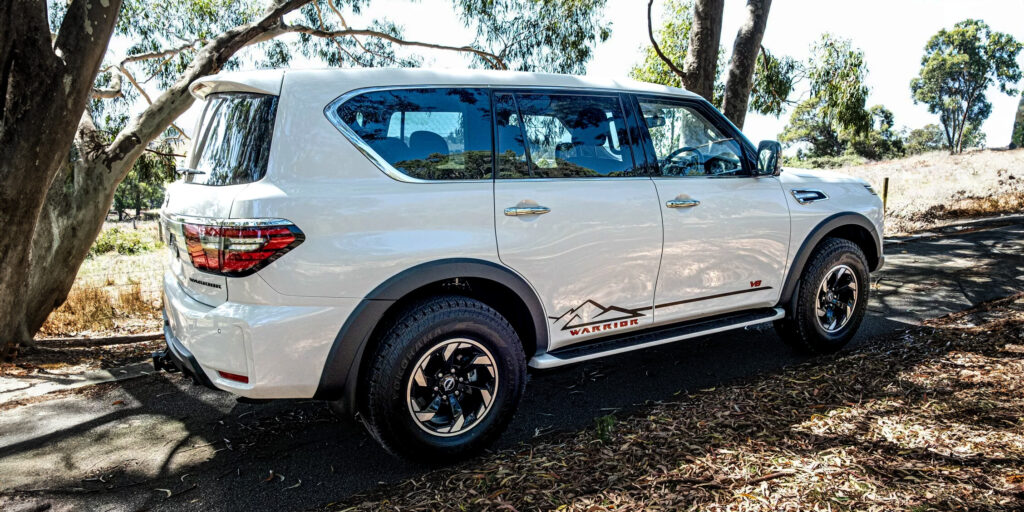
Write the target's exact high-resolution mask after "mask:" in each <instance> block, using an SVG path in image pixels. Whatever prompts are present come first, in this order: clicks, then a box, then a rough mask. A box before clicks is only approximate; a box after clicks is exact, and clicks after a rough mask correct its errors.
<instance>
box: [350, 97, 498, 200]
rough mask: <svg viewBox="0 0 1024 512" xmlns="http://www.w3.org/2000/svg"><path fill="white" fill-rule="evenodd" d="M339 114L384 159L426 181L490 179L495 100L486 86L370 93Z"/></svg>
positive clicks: (413, 176) (351, 101)
mask: <svg viewBox="0 0 1024 512" xmlns="http://www.w3.org/2000/svg"><path fill="white" fill-rule="evenodd" d="M336 116H337V118H338V119H340V120H341V122H343V123H345V124H346V125H347V126H348V127H349V128H350V129H351V130H352V131H353V132H355V134H356V136H357V137H359V139H361V140H362V142H364V143H365V144H366V145H367V146H369V147H370V149H372V150H373V151H374V153H376V154H377V155H379V156H380V157H381V158H382V159H383V160H385V161H386V162H387V163H388V164H390V165H391V166H392V167H394V168H395V169H398V170H399V171H400V172H402V173H403V174H405V175H407V176H410V177H412V178H418V179H423V180H479V179H490V178H491V173H492V164H491V102H490V95H489V94H488V92H487V89H482V88H478V89H464V88H429V89H399V90H385V91H373V92H367V93H364V94H360V95H358V96H355V97H353V98H351V99H349V100H348V101H346V102H345V103H343V104H341V105H340V106H338V107H337V111H336Z"/></svg>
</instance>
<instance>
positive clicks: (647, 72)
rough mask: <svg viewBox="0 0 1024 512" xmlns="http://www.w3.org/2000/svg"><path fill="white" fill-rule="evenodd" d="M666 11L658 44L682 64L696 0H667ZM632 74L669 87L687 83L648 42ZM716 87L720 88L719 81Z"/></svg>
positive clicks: (646, 80) (663, 50)
mask: <svg viewBox="0 0 1024 512" xmlns="http://www.w3.org/2000/svg"><path fill="white" fill-rule="evenodd" d="M663 12H664V15H663V16H662V19H664V22H663V23H662V25H661V27H660V28H658V29H656V30H655V37H656V38H657V40H658V46H659V47H661V51H662V52H664V53H665V56H666V57H668V58H669V60H671V61H672V62H674V63H675V64H676V65H677V66H681V65H682V64H683V60H684V59H685V58H686V52H687V50H689V48H690V29H691V28H692V27H693V0H668V1H667V2H665V7H664V11H663ZM629 76H630V77H632V78H634V79H636V80H641V81H644V82H650V83H653V84H661V85H667V86H669V87H682V86H683V81H682V79H680V78H679V75H677V74H675V73H674V72H672V70H671V69H669V67H668V65H667V64H665V62H664V61H662V60H661V58H659V57H658V53H657V52H655V51H654V46H652V45H647V46H646V47H645V48H644V60H643V61H642V62H641V63H640V64H638V65H635V66H633V69H632V70H630V72H629ZM723 87H724V86H723ZM715 89H718V86H717V84H716V87H715Z"/></svg>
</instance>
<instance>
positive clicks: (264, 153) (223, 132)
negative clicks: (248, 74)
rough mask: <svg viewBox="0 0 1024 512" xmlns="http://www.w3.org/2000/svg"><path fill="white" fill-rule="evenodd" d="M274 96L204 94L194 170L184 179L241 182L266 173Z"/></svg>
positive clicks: (272, 121) (206, 181) (249, 181)
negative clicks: (204, 103) (195, 171)
mask: <svg viewBox="0 0 1024 512" xmlns="http://www.w3.org/2000/svg"><path fill="white" fill-rule="evenodd" d="M276 114H277V96H270V95H266V94H250V93H221V94H211V95H210V96H209V98H207V102H206V108H205V110H204V111H203V117H202V122H201V123H202V124H201V128H200V132H199V133H200V134H201V135H200V137H201V138H200V139H199V143H198V145H197V148H198V149H197V150H196V170H197V171H200V173H201V174H190V175H188V176H187V177H186V178H185V182H186V183H196V184H201V185H213V186H220V185H242V184H246V183H252V182H254V181H259V180H260V179H262V178H263V176H264V175H265V174H266V173H267V160H268V158H269V156H270V138H271V135H272V134H273V133H274V116H275V115H276Z"/></svg>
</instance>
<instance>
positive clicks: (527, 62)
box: [454, 0, 611, 73]
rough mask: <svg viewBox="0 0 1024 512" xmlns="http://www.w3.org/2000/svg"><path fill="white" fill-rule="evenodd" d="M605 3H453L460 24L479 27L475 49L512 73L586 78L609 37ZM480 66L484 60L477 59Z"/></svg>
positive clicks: (559, 0)
mask: <svg viewBox="0 0 1024 512" xmlns="http://www.w3.org/2000/svg"><path fill="white" fill-rule="evenodd" d="M605 3H606V0H529V1H523V0H454V4H455V7H456V10H457V11H458V14H459V16H460V18H461V19H462V22H463V23H464V24H465V25H466V27H469V28H475V31H476V40H475V41H474V44H475V45H477V46H479V47H481V48H486V49H489V51H490V52H491V53H494V54H496V55H498V56H499V57H501V58H502V60H504V61H505V62H506V63H507V64H508V66H509V69H514V70H519V71H550V72H556V73H582V72H583V71H584V66H585V64H586V62H587V61H588V60H590V58H591V57H592V56H593V49H594V47H595V46H596V45H597V43H603V42H605V41H607V40H608V38H609V37H611V23H609V22H608V21H607V20H604V19H603V18H602V17H601V14H602V13H603V11H604V7H605ZM474 59H475V62H476V64H478V65H483V64H485V63H486V62H485V60H484V59H483V58H481V57H480V56H476V57H474Z"/></svg>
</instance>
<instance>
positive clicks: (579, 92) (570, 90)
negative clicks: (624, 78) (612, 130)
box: [491, 85, 651, 182]
mask: <svg viewBox="0 0 1024 512" xmlns="http://www.w3.org/2000/svg"><path fill="white" fill-rule="evenodd" d="M491 90H492V96H493V94H502V93H505V94H511V95H512V100H513V102H514V103H515V107H516V113H517V115H519V118H520V119H522V118H523V115H522V112H520V111H519V99H518V98H517V97H516V96H517V95H518V94H552V95H558V96H591V97H593V96H602V97H606V98H614V99H615V100H616V101H617V102H618V103H619V113H620V114H622V116H623V117H622V119H623V122H624V123H625V128H626V137H627V141H628V143H627V144H625V147H627V148H628V149H629V154H630V160H631V161H632V166H633V169H635V170H639V171H640V172H639V173H638V174H637V175H636V176H591V177H576V178H565V177H560V178H547V177H541V178H534V177H533V159H532V158H531V157H530V144H529V139H527V138H526V132H525V131H523V130H524V129H525V124H521V125H520V128H519V130H520V132H521V134H522V137H523V146H524V147H525V149H526V159H527V163H528V164H529V170H530V177H529V178H503V179H501V181H502V182H517V181H531V182H544V181H563V180H580V179H585V180H628V179H633V180H636V179H645V180H649V179H651V176H650V174H649V173H648V170H647V168H646V166H640V165H637V161H638V160H637V155H636V153H635V151H636V149H637V147H636V145H635V144H634V143H633V140H632V134H631V133H630V130H629V111H628V110H627V108H626V103H625V101H623V99H624V98H623V96H624V94H626V93H624V92H623V91H618V90H615V89H588V88H581V87H569V86H566V87H551V86H548V87H545V86H505V85H503V86H492V89H491ZM491 123H492V124H493V126H494V138H493V141H494V144H493V146H494V148H495V151H497V147H498V139H497V130H498V118H497V116H496V115H494V103H493V101H492V103H491ZM619 144H620V145H622V141H620V142H619ZM494 165H495V172H494V179H495V180H498V172H497V165H498V162H497V156H496V157H495V161H494Z"/></svg>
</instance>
